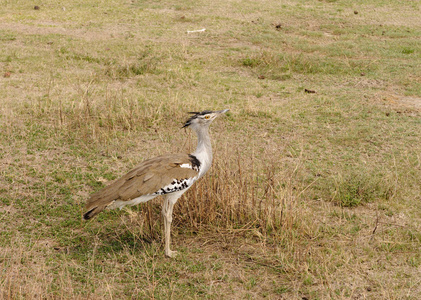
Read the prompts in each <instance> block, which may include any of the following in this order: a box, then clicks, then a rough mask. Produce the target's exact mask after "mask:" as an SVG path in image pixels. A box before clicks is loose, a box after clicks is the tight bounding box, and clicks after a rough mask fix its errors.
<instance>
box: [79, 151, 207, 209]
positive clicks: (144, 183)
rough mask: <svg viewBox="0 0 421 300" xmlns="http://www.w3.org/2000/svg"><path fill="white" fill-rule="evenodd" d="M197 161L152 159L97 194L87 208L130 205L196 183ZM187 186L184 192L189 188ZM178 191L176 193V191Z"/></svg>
mask: <svg viewBox="0 0 421 300" xmlns="http://www.w3.org/2000/svg"><path fill="white" fill-rule="evenodd" d="M196 162H197V160H195V158H194V157H192V156H190V155H188V154H168V155H163V156H158V157H155V158H152V159H148V160H146V161H144V162H143V163H141V164H140V165H138V166H136V167H135V168H134V169H132V170H131V171H129V172H128V173H127V174H126V175H124V176H122V177H121V178H119V179H117V180H116V181H114V182H113V183H112V184H110V185H108V186H106V187H105V188H103V189H102V190H100V191H98V192H96V193H94V194H93V195H92V196H91V198H89V199H88V201H87V204H86V208H87V209H90V208H91V207H94V206H99V205H108V204H109V203H110V202H111V201H113V200H122V201H128V200H131V199H134V198H137V197H140V196H143V195H152V194H157V195H160V194H165V193H167V192H171V190H168V191H167V190H162V189H163V188H165V187H167V188H168V187H169V186H170V187H171V186H172V183H177V182H182V181H185V180H190V182H191V181H192V179H193V178H196V177H197V176H198V174H199V170H198V166H197V165H195V164H196ZM187 187H188V186H187V185H186V184H185V185H184V186H181V188H179V189H178V190H180V189H183V188H187ZM174 191H175V190H174Z"/></svg>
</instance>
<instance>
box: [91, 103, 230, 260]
mask: <svg viewBox="0 0 421 300" xmlns="http://www.w3.org/2000/svg"><path fill="white" fill-rule="evenodd" d="M227 111H229V109H224V110H219V111H211V110H204V111H201V112H190V114H192V116H191V117H190V118H188V120H187V121H186V122H185V123H184V125H183V126H182V128H191V129H192V130H193V131H194V132H195V133H196V135H197V148H196V150H195V151H194V152H193V153H190V154H186V153H178V154H165V155H161V156H158V157H155V158H150V159H148V160H145V161H143V162H142V163H140V164H139V165H137V166H136V167H134V168H133V169H132V170H130V171H129V172H128V173H127V174H125V175H124V176H122V177H120V178H119V179H117V180H115V181H114V182H113V183H111V184H110V185H108V186H106V187H104V188H103V189H101V190H99V191H98V192H96V193H93V194H92V195H91V196H90V198H89V199H88V200H87V201H86V206H85V208H86V212H85V213H84V214H83V218H84V219H85V220H89V219H91V218H93V217H94V216H96V215H97V214H99V213H100V212H102V211H103V210H105V209H115V208H120V209H121V208H123V207H124V206H133V205H137V204H139V203H143V202H147V201H149V200H152V199H153V198H155V197H158V196H161V195H162V196H164V202H163V205H162V215H163V220H164V238H165V246H164V247H165V255H166V256H168V257H175V256H176V255H177V251H172V250H171V249H170V243H171V222H172V212H173V207H174V204H175V203H176V202H177V200H178V199H179V198H180V197H181V195H183V194H184V193H185V192H186V191H187V190H188V189H189V188H190V187H191V186H192V185H193V184H194V183H195V182H196V181H197V180H199V179H200V178H201V177H203V175H205V173H206V172H207V171H208V170H209V168H210V166H211V164H212V145H211V140H210V136H209V125H210V124H211V123H212V122H213V120H215V119H216V118H217V117H218V116H220V115H223V114H225V113H226V112H227Z"/></svg>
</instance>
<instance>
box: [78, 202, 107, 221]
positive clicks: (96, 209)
mask: <svg viewBox="0 0 421 300" xmlns="http://www.w3.org/2000/svg"><path fill="white" fill-rule="evenodd" d="M95 200H96V199H93V198H91V199H89V200H88V202H87V203H86V210H87V211H86V212H85V213H84V214H83V218H84V219H85V220H89V219H92V218H93V217H95V216H96V215H97V214H99V213H100V212H102V211H103V210H104V209H106V208H107V207H108V206H110V205H111V204H113V203H114V200H112V201H107V202H104V201H103V199H101V200H102V201H98V200H97V201H95Z"/></svg>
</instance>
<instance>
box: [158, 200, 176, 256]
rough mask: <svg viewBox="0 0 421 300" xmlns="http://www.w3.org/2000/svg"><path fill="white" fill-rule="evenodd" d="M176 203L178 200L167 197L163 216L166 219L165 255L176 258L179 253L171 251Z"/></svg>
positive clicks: (163, 206)
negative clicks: (172, 225)
mask: <svg viewBox="0 0 421 300" xmlns="http://www.w3.org/2000/svg"><path fill="white" fill-rule="evenodd" d="M176 201H177V199H175V200H173V199H172V198H171V197H169V196H167V197H165V199H164V204H163V205H162V215H163V217H164V236H165V255H166V256H168V257H175V256H176V255H177V251H171V250H170V243H171V222H172V210H173V207H174V204H175V202H176Z"/></svg>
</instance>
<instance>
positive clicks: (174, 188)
mask: <svg viewBox="0 0 421 300" xmlns="http://www.w3.org/2000/svg"><path fill="white" fill-rule="evenodd" d="M196 179H197V177H193V178H184V179H174V180H173V181H172V182H171V183H170V184H169V185H167V186H164V187H163V188H161V189H160V190H159V191H156V192H155V193H153V195H165V194H169V193H174V192H178V191H181V190H184V189H187V188H189V187H191V186H192V185H193V183H194V182H195V181H196Z"/></svg>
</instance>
